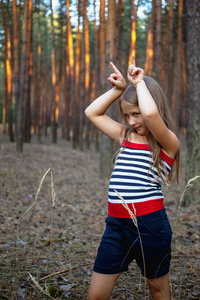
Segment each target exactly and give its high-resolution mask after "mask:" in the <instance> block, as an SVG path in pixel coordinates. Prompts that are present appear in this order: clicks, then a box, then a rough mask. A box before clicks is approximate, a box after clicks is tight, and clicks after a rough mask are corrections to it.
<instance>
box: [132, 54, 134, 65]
mask: <svg viewBox="0 0 200 300" xmlns="http://www.w3.org/2000/svg"><path fill="white" fill-rule="evenodd" d="M132 65H133V66H134V67H135V55H133V56H132Z"/></svg>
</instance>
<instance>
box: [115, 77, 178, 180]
mask: <svg viewBox="0 0 200 300" xmlns="http://www.w3.org/2000/svg"><path fill="white" fill-rule="evenodd" d="M144 81H145V83H146V85H147V88H148V89H149V92H150V93H151V95H152V97H153V99H154V101H155V103H156V105H157V107H158V111H159V113H160V116H161V117H162V119H163V121H164V122H165V124H166V126H167V127H168V128H169V129H170V130H171V131H173V132H175V125H174V122H173V119H172V114H171V112H170V109H169V106H168V104H167V97H166V95H165V93H164V92H163V90H162V88H161V86H160V85H159V84H158V83H157V82H156V81H155V80H154V79H153V78H151V77H148V76H144ZM122 101H126V102H129V103H130V104H134V105H138V98H137V92H136V89H135V87H134V86H133V85H131V84H130V85H129V86H128V87H127V88H126V90H125V91H124V92H123V94H122V96H121V98H120V100H119V106H120V113H121V117H122V121H123V124H124V130H123V135H124V136H123V138H124V139H125V140H128V138H129V136H130V134H131V132H135V130H134V129H133V128H132V127H131V126H130V125H129V124H128V123H127V122H126V119H125V117H124V115H123V113H122V109H121V102H122ZM147 139H148V143H149V145H150V147H151V151H152V155H153V157H152V158H153V164H152V166H151V171H153V168H154V167H155V168H156V169H157V170H158V174H159V176H160V177H161V178H162V179H163V181H164V183H165V184H168V183H171V182H173V181H174V179H175V180H177V182H178V176H179V164H180V153H179V151H178V152H177V154H176V156H175V161H174V164H173V166H172V169H171V172H170V173H169V175H168V177H167V179H164V178H163V175H162V172H161V170H160V166H163V167H164V164H163V161H162V159H161V156H160V151H161V148H162V147H161V145H160V144H159V143H158V141H157V140H156V139H155V138H154V136H153V135H152V133H151V132H150V131H149V134H148V136H147ZM174 170H175V174H174Z"/></svg>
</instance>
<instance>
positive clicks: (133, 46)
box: [129, 0, 140, 65]
mask: <svg viewBox="0 0 200 300" xmlns="http://www.w3.org/2000/svg"><path fill="white" fill-rule="evenodd" d="M139 4H140V0H138V1H137V4H135V0H132V14H131V45H130V51H129V65H130V64H131V62H132V56H133V55H135V51H136V26H137V11H138V7H139Z"/></svg>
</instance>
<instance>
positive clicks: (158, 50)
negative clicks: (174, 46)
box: [154, 0, 162, 81]
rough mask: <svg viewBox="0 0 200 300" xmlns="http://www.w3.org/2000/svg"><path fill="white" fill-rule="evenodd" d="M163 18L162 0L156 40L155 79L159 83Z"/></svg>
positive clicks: (157, 17)
mask: <svg viewBox="0 0 200 300" xmlns="http://www.w3.org/2000/svg"><path fill="white" fill-rule="evenodd" d="M161 17H162V0H157V3H156V38H155V60H154V74H155V75H154V77H155V79H156V80H157V81H159V79H160V60H161V43H162V41H161Z"/></svg>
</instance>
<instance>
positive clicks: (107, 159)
mask: <svg viewBox="0 0 200 300" xmlns="http://www.w3.org/2000/svg"><path fill="white" fill-rule="evenodd" d="M115 22H116V7H115V1H114V0H108V18H107V22H106V72H105V78H104V82H105V86H106V90H108V89H109V88H110V84H109V82H108V81H107V78H108V77H109V74H110V73H111V69H110V66H109V62H110V61H115ZM114 104H115V105H112V107H110V108H109V109H108V112H107V113H108V115H109V116H111V117H114V118H115V116H116V114H115V111H116V103H114ZM112 155H113V141H112V140H111V139H109V138H108V137H107V136H105V135H102V137H101V144H100V171H101V176H102V177H108V176H109V175H110V172H111V161H112Z"/></svg>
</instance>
